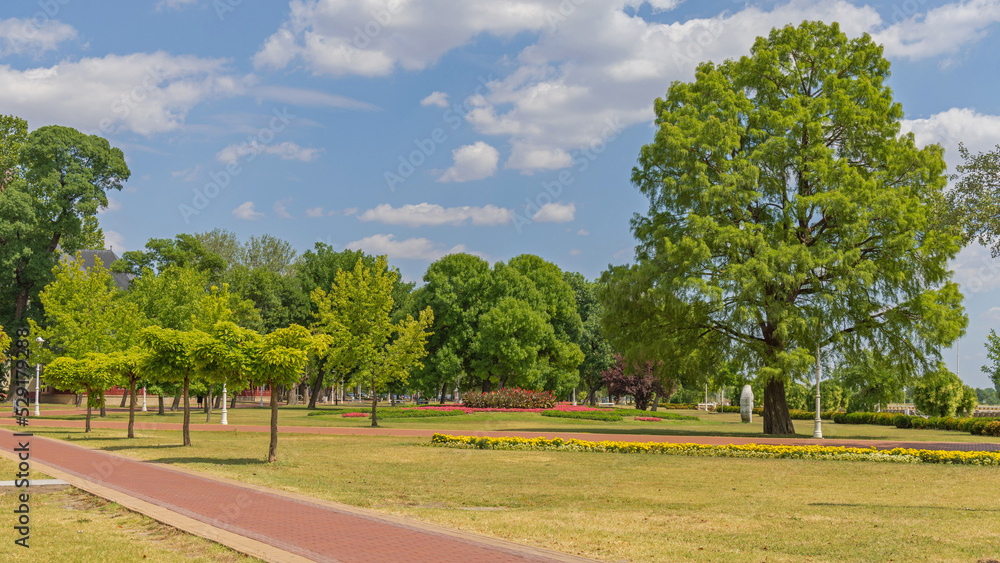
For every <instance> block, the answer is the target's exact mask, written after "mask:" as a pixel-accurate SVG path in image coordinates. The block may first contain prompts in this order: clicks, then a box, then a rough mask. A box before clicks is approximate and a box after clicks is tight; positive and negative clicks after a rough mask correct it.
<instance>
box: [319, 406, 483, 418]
mask: <svg viewBox="0 0 1000 563" xmlns="http://www.w3.org/2000/svg"><path fill="white" fill-rule="evenodd" d="M370 413H371V409H365V408H347V409H338V410H322V411H315V412H311V413H309V414H308V415H306V416H344V415H345V414H352V415H354V416H357V414H366V415H367V414H370ZM463 414H465V413H463V412H462V411H461V410H459V409H453V410H423V409H415V408H393V407H385V408H380V409H379V410H378V417H379V418H431V417H437V416H460V415H463Z"/></svg>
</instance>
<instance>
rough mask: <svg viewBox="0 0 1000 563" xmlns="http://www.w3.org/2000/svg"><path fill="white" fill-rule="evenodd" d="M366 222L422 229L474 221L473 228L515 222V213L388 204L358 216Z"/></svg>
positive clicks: (491, 208) (492, 208)
mask: <svg viewBox="0 0 1000 563" xmlns="http://www.w3.org/2000/svg"><path fill="white" fill-rule="evenodd" d="M358 219H360V220H362V221H378V222H379V223H384V224H387V225H406V226H408V227H420V226H428V225H435V226H436V225H453V226H458V225H464V224H465V223H466V222H468V221H470V220H471V222H472V224H473V225H490V226H492V225H503V224H506V223H509V222H511V221H512V220H513V219H514V211H513V210H511V209H505V208H503V207H497V206H495V205H486V206H483V207H471V206H468V205H466V206H462V207H447V208H446V207H441V206H440V205H437V204H431V203H420V204H417V205H404V206H402V207H393V206H391V205H389V204H388V203H383V204H381V205H378V206H376V207H375V208H374V209H369V210H367V211H365V212H364V213H362V214H361V215H359V216H358Z"/></svg>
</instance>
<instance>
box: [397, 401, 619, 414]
mask: <svg viewBox="0 0 1000 563" xmlns="http://www.w3.org/2000/svg"><path fill="white" fill-rule="evenodd" d="M406 408H414V409H423V410H432V411H462V412H463V413H465V414H469V413H473V412H542V411H545V410H557V411H568V412H611V411H612V410H613V409H596V408H592V407H586V406H583V405H577V406H573V405H572V404H568V403H559V404H558V405H556V406H555V407H553V408H551V409H474V408H471V407H464V406H462V405H453V406H448V405H446V406H441V405H427V406H422V407H406Z"/></svg>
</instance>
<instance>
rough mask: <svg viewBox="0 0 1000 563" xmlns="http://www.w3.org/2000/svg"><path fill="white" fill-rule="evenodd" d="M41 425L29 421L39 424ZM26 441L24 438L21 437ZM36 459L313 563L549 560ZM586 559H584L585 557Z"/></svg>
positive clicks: (207, 485)
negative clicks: (335, 562) (324, 562)
mask: <svg viewBox="0 0 1000 563" xmlns="http://www.w3.org/2000/svg"><path fill="white" fill-rule="evenodd" d="M38 422H41V421H38V420H35V421H32V425H33V426H39V425H38V424H37V423H38ZM21 439H22V440H24V438H21ZM16 440H17V438H15V436H14V434H13V433H12V432H10V431H7V430H0V447H2V448H4V449H5V450H6V451H13V449H14V448H15V447H16V446H17V442H16ZM30 441H31V444H30V448H31V459H32V460H36V461H39V462H41V463H44V464H48V465H51V466H54V467H56V468H58V469H61V470H63V471H65V472H67V473H70V474H72V475H75V476H77V477H80V478H82V479H86V480H89V481H91V482H95V483H98V484H100V485H103V486H105V487H108V488H111V489H114V490H116V491H119V492H122V493H125V494H127V495H130V496H132V497H135V498H138V499H141V500H144V501H146V502H150V503H153V504H156V505H159V506H162V507H164V508H168V509H170V510H173V511H174V512H177V513H178V514H182V515H184V516H187V517H189V518H193V519H195V520H198V521H200V522H204V523H206V524H209V525H211V526H215V527H217V528H221V529H223V530H227V531H230V532H233V533H236V534H239V535H242V536H245V537H248V538H251V539H254V540H257V541H260V542H263V543H266V544H269V545H272V546H275V547H277V548H279V549H283V550H285V551H288V552H291V553H294V554H297V555H300V556H302V557H306V558H308V559H311V560H314V561H331V562H334V561H339V562H344V563H352V562H369V561H392V562H401V563H402V562H414V563H416V562H452V561H454V562H459V561H462V562H468V561H474V562H476V563H493V562H496V563H500V562H530V561H536V562H542V561H560V560H561V561H566V560H569V559H571V557H569V556H567V557H558V556H556V557H546V556H545V555H544V554H537V553H531V552H530V551H529V550H527V549H525V550H524V552H519V550H518V548H517V546H515V545H513V544H511V547H510V548H504V547H503V546H500V545H497V544H498V543H500V542H496V541H495V540H494V541H491V542H490V544H488V545H487V544H485V543H479V542H476V541H475V540H472V539H467V538H462V537H456V536H450V535H446V534H443V533H434V532H432V531H428V530H425V529H421V527H420V525H419V524H414V525H413V526H408V525H406V524H400V523H398V522H389V521H385V520H380V519H379V518H377V517H375V516H365V515H359V514H356V513H350V512H347V511H341V510H337V509H335V508H332V507H329V506H323V505H320V504H312V503H309V502H304V501H299V500H295V499H290V498H287V497H284V496H280V495H277V494H271V493H266V492H262V491H258V490H255V489H250V488H244V487H239V486H235V485H229V484H226V483H223V482H219V481H216V480H212V479H208V478H205V477H199V476H197V475H191V474H188V473H182V472H179V471H174V470H171V469H168V468H163V467H159V466H156V465H150V464H148V463H144V462H138V461H130V460H127V459H124V458H121V457H118V456H111V455H108V454H106V453H103V452H100V451H95V450H89V449H86V448H81V447H79V446H75V445H72V444H68V443H65V442H61V441H58V440H50V439H46V438H42V437H39V436H33V437H31V438H30ZM580 560H581V561H582V559H580Z"/></svg>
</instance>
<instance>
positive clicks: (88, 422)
mask: <svg viewBox="0 0 1000 563" xmlns="http://www.w3.org/2000/svg"><path fill="white" fill-rule="evenodd" d="M83 431H84V432H90V397H87V424H86V426H85V427H84V429H83Z"/></svg>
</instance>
